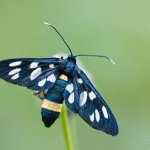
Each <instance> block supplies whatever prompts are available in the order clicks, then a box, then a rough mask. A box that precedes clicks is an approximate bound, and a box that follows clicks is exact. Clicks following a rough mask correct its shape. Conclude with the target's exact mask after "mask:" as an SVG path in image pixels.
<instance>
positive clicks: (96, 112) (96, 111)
mask: <svg viewBox="0 0 150 150" xmlns="http://www.w3.org/2000/svg"><path fill="white" fill-rule="evenodd" d="M95 118H96V121H97V122H99V120H100V114H99V112H98V110H97V109H95Z"/></svg>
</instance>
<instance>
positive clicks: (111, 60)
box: [75, 54, 116, 65]
mask: <svg viewBox="0 0 150 150" xmlns="http://www.w3.org/2000/svg"><path fill="white" fill-rule="evenodd" d="M79 56H92V57H103V58H106V59H107V60H109V61H110V62H111V63H112V64H113V65H115V64H116V63H115V62H114V61H113V59H111V58H109V57H107V56H101V55H86V54H80V55H76V56H75V57H79Z"/></svg>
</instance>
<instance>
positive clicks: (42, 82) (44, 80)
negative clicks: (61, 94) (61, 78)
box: [38, 78, 46, 87]
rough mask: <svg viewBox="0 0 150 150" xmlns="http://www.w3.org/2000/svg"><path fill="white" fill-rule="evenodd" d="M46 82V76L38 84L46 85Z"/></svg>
mask: <svg viewBox="0 0 150 150" xmlns="http://www.w3.org/2000/svg"><path fill="white" fill-rule="evenodd" d="M45 82H46V78H45V79H43V80H41V81H40V82H39V83H38V86H40V87H42V86H44V84H45Z"/></svg>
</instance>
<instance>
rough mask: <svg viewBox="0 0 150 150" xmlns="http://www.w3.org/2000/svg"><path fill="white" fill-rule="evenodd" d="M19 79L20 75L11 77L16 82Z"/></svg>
mask: <svg viewBox="0 0 150 150" xmlns="http://www.w3.org/2000/svg"><path fill="white" fill-rule="evenodd" d="M18 78H19V73H17V74H15V75H14V76H12V77H11V80H16V79H18Z"/></svg>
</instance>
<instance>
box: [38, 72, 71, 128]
mask: <svg viewBox="0 0 150 150" xmlns="http://www.w3.org/2000/svg"><path fill="white" fill-rule="evenodd" d="M67 82H68V77H67V76H66V75H64V74H62V75H60V76H59V78H58V79H57V81H56V82H55V84H54V86H53V88H52V89H49V90H48V91H47V92H46V94H45V96H44V101H43V105H42V111H41V115H42V121H43V122H44V124H45V126H46V127H50V126H51V125H52V124H53V123H54V122H55V120H56V119H57V118H58V117H59V114H60V112H61V108H62V103H63V101H64V99H63V97H62V94H63V92H64V90H65V87H66V85H67Z"/></svg>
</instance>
